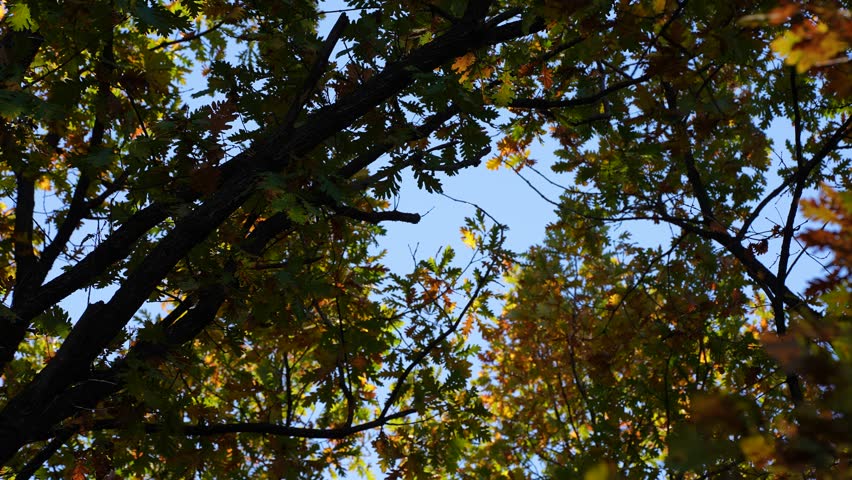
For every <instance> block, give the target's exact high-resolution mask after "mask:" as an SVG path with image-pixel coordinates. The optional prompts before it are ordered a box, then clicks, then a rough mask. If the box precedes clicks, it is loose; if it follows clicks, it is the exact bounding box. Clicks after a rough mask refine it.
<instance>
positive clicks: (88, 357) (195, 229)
mask: <svg viewBox="0 0 852 480" xmlns="http://www.w3.org/2000/svg"><path fill="white" fill-rule="evenodd" d="M543 27H544V24H543V22H535V23H533V25H531V26H528V28H524V25H522V22H520V21H518V22H513V23H510V24H506V25H502V26H498V27H495V28H488V29H486V28H484V27H482V26H481V25H479V26H473V27H472V26H471V25H464V26H463V27H453V28H451V29H450V30H449V31H448V32H447V33H446V34H445V35H443V36H441V37H439V38H437V39H435V40H434V41H432V42H430V43H428V44H426V45H424V46H423V47H421V48H419V49H417V50H414V51H413V52H412V53H411V54H410V55H409V56H407V57H406V58H404V59H402V60H401V61H399V62H395V63H392V64H389V65H388V66H387V67H386V68H385V70H384V71H383V72H381V73H379V74H378V75H376V76H374V77H372V78H371V79H370V80H368V81H367V82H366V83H365V84H364V85H362V86H361V87H360V88H358V89H357V90H356V91H355V92H353V93H352V94H350V95H348V96H346V97H343V98H341V99H340V100H338V102H336V103H335V104H333V105H330V106H328V107H325V108H323V109H321V110H319V111H317V112H314V113H313V114H310V115H309V116H308V117H307V118H306V120H305V123H304V124H303V125H302V126H300V127H298V128H295V129H292V130H291V129H286V130H280V129H279V130H278V131H277V132H275V133H273V134H272V135H270V136H269V137H267V138H266V139H264V140H261V141H259V142H256V144H255V145H253V146H252V148H249V149H248V150H246V151H244V152H243V153H242V154H240V155H238V158H237V159H236V161H235V162H234V164H233V167H232V169H231V172H235V171H239V170H240V169H241V170H242V171H241V174H240V175H235V176H233V177H231V178H228V179H226V180H225V181H224V182H223V184H222V185H221V187H220V188H219V190H218V191H217V192H216V193H214V194H212V195H211V196H210V197H209V198H208V199H207V200H206V201H205V202H204V203H203V204H201V205H200V206H198V207H197V208H196V209H195V210H194V211H193V212H191V213H190V214H188V215H186V216H184V217H182V218H180V219H179V220H178V221H177V222H176V225H175V227H174V228H173V229H172V230H171V231H170V232H169V233H167V234H166V235H165V236H164V238H163V239H162V240H161V241H160V242H159V243H158V244H157V246H156V247H154V248H153V249H152V250H151V252H150V254H149V255H148V256H147V257H146V258H145V260H143V261H142V262H141V263H140V264H139V265H138V266H137V267H136V268H135V269H134V270H133V271H131V272H130V273H129V274H128V276H127V279H126V281H125V282H123V284H122V286H121V287H120V288H119V289H118V291H117V292H116V293H115V294H114V295H113V297H112V299H110V301H109V302H107V303H106V304H103V303H98V304H95V305H92V306H90V307H89V308H87V309H86V311H85V312H84V313H83V315H82V316H81V317H80V319H79V320H78V321H77V323H76V324H75V325H74V328H73V329H72V330H71V333H70V334H69V335H68V337H67V338H66V340H65V342H64V343H63V344H62V346H61V347H60V348H59V350H58V351H57V352H56V355H55V356H54V357H53V359H52V360H51V362H50V363H48V364H47V366H46V367H45V368H44V369H43V370H42V371H41V372H39V373H38V374H37V375H36V377H35V378H34V379H33V381H32V382H31V383H30V384H29V385H27V386H26V387H25V388H24V389H23V390H22V391H21V392H20V393H19V394H18V395H17V396H16V397H15V398H13V399H12V400H10V401H9V402H8V403H7V404H6V405H5V407H4V408H3V410H2V412H0V463H5V462H6V461H8V460H9V458H11V456H12V455H14V454H15V452H17V451H18V449H19V448H20V447H21V446H22V445H24V444H25V443H27V441H29V439H32V438H34V437H36V436H42V435H44V433H45V430H44V428H45V427H48V428H49V425H45V422H44V421H43V411H44V409H45V407H46V406H47V405H48V404H49V403H51V401H52V399H54V398H55V397H56V395H57V394H59V393H61V392H62V391H63V390H65V389H66V388H68V387H70V386H71V385H73V384H74V383H75V382H79V381H81V380H83V379H85V378H86V377H87V370H88V366H89V365H90V364H91V362H92V361H93V360H94V359H96V358H97V356H98V355H100V354H101V353H102V352H103V349H104V348H105V347H106V346H107V345H108V344H109V343H110V342H111V341H112V339H113V338H115V336H116V335H118V334H119V333H120V332H121V331H122V329H123V328H124V326H125V324H126V323H127V321H129V319H130V318H132V316H133V315H134V314H135V312H136V311H137V310H138V308H139V306H140V305H142V303H143V302H144V301H145V300H146V299H147V298H148V296H149V295H150V292H151V291H152V290H153V289H154V288H155V287H156V285H157V284H158V283H159V282H160V281H161V279H162V278H163V277H164V276H165V275H166V274H167V273H168V272H169V271H170V270H171V269H172V268H173V267H174V265H175V264H176V263H177V262H178V261H179V260H180V259H181V258H183V257H184V256H185V255H186V252H188V251H189V250H190V249H191V248H193V247H194V246H195V245H197V244H199V243H201V242H202V241H204V239H206V238H207V236H208V235H209V234H210V233H211V232H212V231H213V230H215V229H216V228H217V227H218V226H219V225H220V224H221V223H222V222H223V221H224V220H225V219H226V218H227V217H228V216H230V214H231V213H232V212H234V211H235V210H236V209H237V208H239V206H240V205H242V203H243V202H244V201H245V200H246V199H247V198H248V197H249V196H250V195H251V194H252V192H253V191H254V189H255V187H256V184H257V182H258V173H260V172H263V171H273V170H281V169H286V168H287V166H288V165H289V163H290V160H291V159H292V158H300V157H303V156H305V155H307V154H308V153H309V152H310V151H311V150H313V149H314V148H315V147H316V146H317V145H319V144H320V143H322V142H323V141H324V140H325V139H327V138H328V137H330V136H331V135H334V134H335V133H336V132H339V131H341V130H343V129H345V128H346V127H348V126H349V125H351V124H352V123H353V122H354V121H355V120H357V119H358V118H360V117H361V116H362V115H364V114H366V113H367V112H369V111H370V110H372V109H373V108H375V106H376V105H378V104H380V103H382V102H383V101H385V100H387V99H388V98H390V97H392V96H393V95H396V94H397V93H399V92H400V91H402V90H403V89H405V88H406V87H407V86H408V85H409V84H410V83H411V81H412V80H413V79H414V75H415V74H416V73H417V72H423V71H432V70H433V69H434V68H437V67H439V66H441V65H442V64H444V63H445V62H448V61H449V60H451V59H453V58H456V57H458V56H459V55H463V54H464V53H465V52H467V51H471V50H475V49H478V48H481V47H484V46H488V45H492V44H495V43H500V42H503V41H506V40H511V39H513V38H517V37H519V36H523V35H526V34H527V33H529V32H535V31H537V30H540V29H542V28H543Z"/></svg>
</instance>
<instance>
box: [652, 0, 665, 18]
mask: <svg viewBox="0 0 852 480" xmlns="http://www.w3.org/2000/svg"><path fill="white" fill-rule="evenodd" d="M665 10H666V0H654V13H656V14H658V15H659V14H661V13H663V12H664V11H665Z"/></svg>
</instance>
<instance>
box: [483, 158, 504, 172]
mask: <svg viewBox="0 0 852 480" xmlns="http://www.w3.org/2000/svg"><path fill="white" fill-rule="evenodd" d="M502 163H503V159H502V158H501V157H500V156H499V155H498V156H496V157H494V158H492V159H491V160H488V161H487V162H485V168H487V169H488V170H497V169H498V168H500V165H501V164H502Z"/></svg>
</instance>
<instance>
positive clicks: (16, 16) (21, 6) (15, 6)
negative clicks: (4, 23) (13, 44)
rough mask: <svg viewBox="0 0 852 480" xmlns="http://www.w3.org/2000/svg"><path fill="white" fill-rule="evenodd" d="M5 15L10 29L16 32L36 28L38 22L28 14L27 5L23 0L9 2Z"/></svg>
mask: <svg viewBox="0 0 852 480" xmlns="http://www.w3.org/2000/svg"><path fill="white" fill-rule="evenodd" d="M6 17H7V18H8V19H9V20H8V21H9V25H10V26H11V27H12V30H15V31H18V32H20V31H23V30H32V31H37V30H38V24H37V23H36V21H35V20H34V19H33V18H32V15H31V14H30V7H29V5H27V4H26V3H25V2H23V1H20V0H19V1H16V2H14V3H11V4H10V5H9V10H8V15H7V16H6Z"/></svg>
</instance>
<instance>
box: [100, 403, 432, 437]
mask: <svg viewBox="0 0 852 480" xmlns="http://www.w3.org/2000/svg"><path fill="white" fill-rule="evenodd" d="M413 413H417V411H416V410H414V409H412V408H409V409H406V410H401V411H399V412H396V413H391V414H388V415H380V416H379V417H378V418H376V419H375V420H371V421H369V422H365V423H360V424H358V425H352V426H348V427H339V428H304V427H290V426H287V425H281V424H277V423H253V422H245V423H222V424H210V425H183V426H180V427H177V431H178V432H179V433H182V434H184V435H188V436H210V435H224V434H229V433H259V434H265V435H278V436H282V437H291V438H327V439H339V438H345V437H348V436H350V435H353V434H356V433H360V432H363V431H365V430H371V429H373V428H376V427H381V426H384V425H387V423H388V422H390V421H391V420H396V419H398V418H404V417H407V416H408V415H411V414H413ZM126 427H127V425H126V424H125V423H124V422H120V421H117V420H102V421H99V422H96V423H95V424H94V425H93V427H92V430H113V429H122V428H126ZM143 428H144V429H145V431H146V432H147V433H156V432H161V431H164V430H166V431H171V428H172V427H170V426H165V425H161V424H154V423H147V424H145V425H143Z"/></svg>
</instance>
